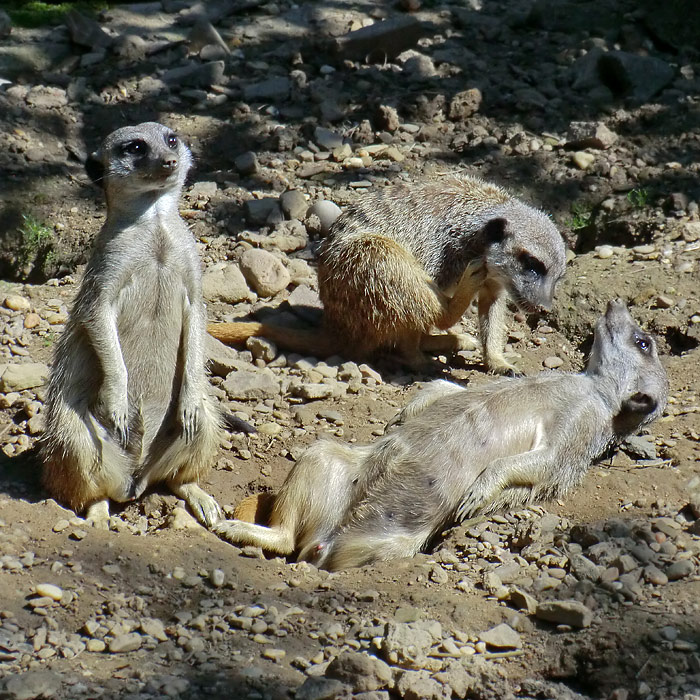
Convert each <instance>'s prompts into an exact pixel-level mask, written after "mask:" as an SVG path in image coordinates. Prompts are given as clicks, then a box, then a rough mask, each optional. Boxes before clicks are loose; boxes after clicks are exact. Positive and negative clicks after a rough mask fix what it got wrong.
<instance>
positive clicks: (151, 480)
mask: <svg viewBox="0 0 700 700" xmlns="http://www.w3.org/2000/svg"><path fill="white" fill-rule="evenodd" d="M191 165H192V156H191V154H190V151H189V149H188V148H187V146H186V145H185V144H184V143H183V142H182V141H180V139H179V138H178V137H177V136H176V135H175V133H173V131H172V130H171V129H169V128H167V127H165V126H163V125H162V124H157V123H155V122H146V123H143V124H138V125H136V126H128V127H124V128H122V129H118V130H117V131H114V132H113V133H111V134H110V135H109V136H107V138H106V139H105V140H104V142H103V143H102V145H101V146H100V148H99V150H98V151H97V152H96V153H94V154H93V155H92V156H90V157H89V158H88V160H87V162H86V169H87V172H88V174H89V175H90V177H91V178H92V180H93V181H95V182H97V183H99V184H101V185H102V186H103V187H104V191H105V194H106V199H107V219H106V221H105V224H104V226H103V227H102V230H101V231H100V232H99V234H98V236H97V239H96V241H95V245H94V250H93V253H92V257H91V258H90V261H89V262H88V264H87V267H86V270H85V276H84V278H83V281H82V284H81V285H80V289H79V290H78V294H77V296H76V299H75V302H74V304H73V308H72V309H71V312H70V315H69V318H68V321H67V323H66V328H65V331H64V333H63V335H62V336H61V338H60V339H59V341H58V343H57V346H56V351H55V356H54V363H53V370H52V373H51V378H50V381H49V388H48V393H47V401H46V431H45V434H44V437H43V440H42V445H41V452H42V456H43V461H44V475H43V479H44V484H45V486H46V488H47V489H48V490H49V492H50V493H51V494H52V495H53V496H55V497H56V498H57V499H58V500H59V501H61V502H63V503H66V504H67V505H69V506H70V507H71V508H72V509H73V510H75V511H76V512H82V511H83V510H84V509H85V508H87V517H88V519H89V520H91V521H93V522H94V523H95V524H100V525H104V524H105V521H106V520H107V518H108V517H109V506H108V500H109V499H112V500H114V501H118V502H124V501H130V500H133V499H135V498H138V497H139V496H140V495H141V494H142V493H143V492H144V490H145V489H147V488H148V487H149V486H151V485H153V484H157V483H165V484H166V485H167V486H168V487H169V488H170V489H171V490H172V491H173V493H175V494H176V495H177V496H178V497H180V498H183V499H184V500H185V501H186V502H187V504H188V505H189V507H190V508H191V509H192V511H193V513H194V514H195V515H196V516H197V518H198V519H199V520H200V521H201V522H203V523H205V524H206V525H208V526H211V525H213V524H214V523H215V522H216V521H217V520H218V519H219V518H220V517H221V510H220V508H219V505H218V504H217V502H216V501H215V500H214V498H213V497H212V496H210V495H208V494H207V493H205V492H204V491H203V490H202V489H201V488H200V487H199V486H198V481H199V480H200V479H201V478H202V476H203V475H204V473H205V472H206V470H207V469H208V468H209V466H210V464H211V462H212V461H213V459H214V456H215V453H216V451H217V449H218V445H219V439H220V431H221V428H220V419H219V416H218V412H217V411H216V410H215V408H214V406H213V405H212V403H211V400H210V398H209V395H208V391H207V377H206V373H205V365H204V355H203V347H204V333H205V308H204V303H203V300H202V292H201V271H200V260H199V255H198V253H197V248H196V246H195V242H194V239H193V237H192V234H191V232H190V231H189V229H188V228H187V226H186V225H185V223H184V221H183V220H182V219H181V218H180V215H179V213H178V201H179V198H180V193H181V190H182V185H183V183H184V182H185V178H186V176H187V172H188V171H189V169H190V167H191Z"/></svg>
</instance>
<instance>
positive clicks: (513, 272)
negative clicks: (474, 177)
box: [482, 200, 566, 311]
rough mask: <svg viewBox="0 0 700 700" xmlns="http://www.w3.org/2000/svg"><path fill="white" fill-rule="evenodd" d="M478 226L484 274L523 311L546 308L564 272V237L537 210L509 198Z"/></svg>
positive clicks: (548, 308) (549, 304) (552, 299)
mask: <svg viewBox="0 0 700 700" xmlns="http://www.w3.org/2000/svg"><path fill="white" fill-rule="evenodd" d="M500 209H501V210H500V211H499V212H498V213H497V215H496V216H494V217H493V218H490V219H489V220H488V221H487V222H486V224H485V225H484V226H483V228H482V235H483V237H484V243H485V248H484V262H485V265H486V270H487V275H488V276H489V277H490V278H491V279H493V280H494V281H497V282H499V283H500V284H501V285H502V286H503V287H505V288H506V290H507V291H508V293H509V295H510V296H511V298H512V299H513V301H514V302H515V303H516V304H517V305H518V306H519V307H520V308H521V309H523V310H524V311H540V310H544V311H549V310H550V309H551V308H552V304H553V301H554V290H555V288H556V285H557V282H558V281H559V280H560V279H561V278H562V276H563V275H564V269H565V267H566V247H565V245H564V239H563V238H562V236H561V234H560V233H559V231H558V230H557V228H556V226H555V225H554V224H553V223H552V221H551V220H550V219H549V217H548V216H547V215H546V214H544V213H543V212H541V211H538V210H537V209H534V208H532V207H529V206H527V205H526V204H523V203H522V202H519V201H517V200H510V201H509V202H508V203H506V204H505V205H504V206H503V207H501V208H500Z"/></svg>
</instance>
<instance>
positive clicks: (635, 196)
mask: <svg viewBox="0 0 700 700" xmlns="http://www.w3.org/2000/svg"><path fill="white" fill-rule="evenodd" d="M627 201H628V202H629V203H630V204H631V205H632V206H633V207H634V208H635V209H644V207H646V206H647V204H649V191H648V190H647V189H646V188H645V187H635V189H633V190H630V191H629V192H628V193H627Z"/></svg>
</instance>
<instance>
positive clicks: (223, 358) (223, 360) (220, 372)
mask: <svg viewBox="0 0 700 700" xmlns="http://www.w3.org/2000/svg"><path fill="white" fill-rule="evenodd" d="M204 356H205V357H206V358H207V364H208V366H209V371H210V372H211V373H212V374H215V375H216V376H217V377H227V376H228V375H229V374H230V373H231V372H233V371H234V370H237V369H239V368H240V367H241V360H239V359H238V352H237V351H236V350H234V349H233V348H230V347H229V346H228V345H224V344H223V343H222V342H221V341H219V340H217V339H216V338H214V337H212V336H211V335H209V334H208V333H207V334H206V335H205V339H204Z"/></svg>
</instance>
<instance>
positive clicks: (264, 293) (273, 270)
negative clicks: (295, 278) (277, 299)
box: [240, 248, 291, 297]
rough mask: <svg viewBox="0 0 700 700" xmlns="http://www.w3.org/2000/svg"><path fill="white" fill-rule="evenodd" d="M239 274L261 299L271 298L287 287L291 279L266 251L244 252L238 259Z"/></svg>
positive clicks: (279, 262) (275, 259) (278, 260)
mask: <svg viewBox="0 0 700 700" xmlns="http://www.w3.org/2000/svg"><path fill="white" fill-rule="evenodd" d="M240 266H241V272H242V273H243V275H244V277H245V278H246V280H247V281H248V284H250V286H251V287H252V288H253V289H254V290H255V291H256V292H257V294H259V295H260V296H261V297H271V296H274V295H275V294H277V293H278V292H281V291H282V290H283V289H285V288H286V287H287V285H288V284H289V282H290V280H291V278H290V276H289V272H287V268H286V267H285V266H284V264H283V263H282V261H281V260H280V259H279V258H277V257H275V256H274V255H273V254H272V253H268V252H267V251H266V250H259V249H256V248H253V249H251V250H246V251H245V253H243V255H242V256H241V259H240Z"/></svg>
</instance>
